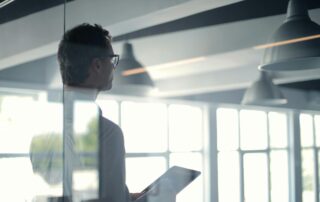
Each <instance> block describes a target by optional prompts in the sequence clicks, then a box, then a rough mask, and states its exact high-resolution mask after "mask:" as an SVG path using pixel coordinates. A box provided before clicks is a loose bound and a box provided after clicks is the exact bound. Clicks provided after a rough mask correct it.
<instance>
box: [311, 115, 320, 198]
mask: <svg viewBox="0 0 320 202" xmlns="http://www.w3.org/2000/svg"><path fill="white" fill-rule="evenodd" d="M315 124H316V123H315V120H314V116H312V126H313V130H312V131H313V144H314V146H313V159H314V176H315V177H314V182H313V183H314V190H315V192H314V194H315V197H314V198H315V201H316V202H318V201H319V193H318V190H319V170H318V166H319V164H318V152H317V147H316V127H315Z"/></svg>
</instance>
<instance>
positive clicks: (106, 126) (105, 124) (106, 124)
mask: <svg viewBox="0 0 320 202" xmlns="http://www.w3.org/2000/svg"><path fill="white" fill-rule="evenodd" d="M101 127H102V129H103V131H108V132H110V131H112V132H117V133H121V134H122V130H121V128H120V127H119V126H118V125H117V124H115V123H114V122H113V121H111V120H110V119H108V118H106V117H103V116H102V118H101Z"/></svg>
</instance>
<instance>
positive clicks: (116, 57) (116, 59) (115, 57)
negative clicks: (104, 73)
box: [101, 54, 120, 68]
mask: <svg viewBox="0 0 320 202" xmlns="http://www.w3.org/2000/svg"><path fill="white" fill-rule="evenodd" d="M101 58H111V60H110V61H111V64H112V65H113V68H116V66H117V65H118V64H119V59H120V56H119V55H118V54H113V55H105V56H102V57H101Z"/></svg>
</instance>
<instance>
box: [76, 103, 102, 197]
mask: <svg viewBox="0 0 320 202" xmlns="http://www.w3.org/2000/svg"><path fill="white" fill-rule="evenodd" d="M73 117H74V124H73V127H74V137H73V138H74V150H75V154H76V155H75V156H74V159H72V160H73V166H74V170H73V177H72V179H73V200H74V201H81V200H84V199H92V198H97V197H98V163H97V159H98V148H99V145H98V138H99V110H98V106H97V105H96V104H95V103H94V102H87V101H76V102H75V105H74V115H73ZM70 160H71V159H70Z"/></svg>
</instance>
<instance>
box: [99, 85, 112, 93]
mask: <svg viewBox="0 0 320 202" xmlns="http://www.w3.org/2000/svg"><path fill="white" fill-rule="evenodd" d="M111 88H112V84H110V85H107V86H104V87H102V89H101V90H102V91H107V90H111Z"/></svg>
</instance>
